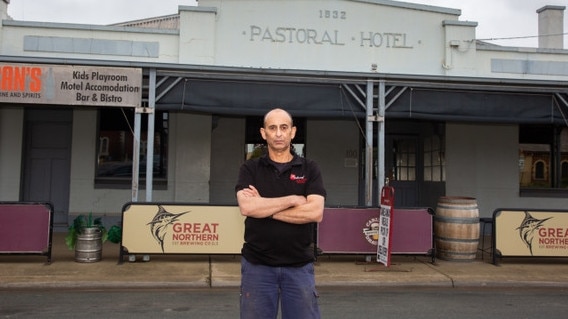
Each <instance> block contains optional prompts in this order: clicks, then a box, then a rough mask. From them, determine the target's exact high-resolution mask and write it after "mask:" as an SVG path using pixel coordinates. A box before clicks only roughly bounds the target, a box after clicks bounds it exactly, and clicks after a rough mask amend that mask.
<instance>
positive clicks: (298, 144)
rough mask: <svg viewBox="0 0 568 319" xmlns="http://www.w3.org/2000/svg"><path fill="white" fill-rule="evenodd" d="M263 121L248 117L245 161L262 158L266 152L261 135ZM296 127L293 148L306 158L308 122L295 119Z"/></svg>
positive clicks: (261, 118) (259, 118) (258, 118)
mask: <svg viewBox="0 0 568 319" xmlns="http://www.w3.org/2000/svg"><path fill="white" fill-rule="evenodd" d="M263 119H264V117H248V118H247V119H246V133H245V134H246V136H245V159H250V158H256V157H260V156H261V155H263V154H264V153H265V152H266V150H265V149H266V142H265V141H264V140H263V139H262V136H261V135H260V128H261V127H262V125H263ZM294 126H296V137H295V138H294V139H293V140H292V147H293V149H294V152H296V154H298V155H299V156H302V157H304V156H306V154H305V152H306V147H305V131H306V129H305V127H306V120H305V119H304V118H294Z"/></svg>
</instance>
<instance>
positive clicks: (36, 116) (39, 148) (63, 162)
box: [22, 109, 73, 231]
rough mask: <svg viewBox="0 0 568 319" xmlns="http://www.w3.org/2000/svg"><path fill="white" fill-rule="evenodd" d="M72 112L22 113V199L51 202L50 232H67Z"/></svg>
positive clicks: (46, 110) (30, 111)
mask: <svg viewBox="0 0 568 319" xmlns="http://www.w3.org/2000/svg"><path fill="white" fill-rule="evenodd" d="M72 123H73V111H72V110H59V109H42V110H37V109H30V110H26V112H25V126H24V136H25V137H24V138H25V140H24V156H23V158H24V165H23V184H22V187H23V190H22V197H23V198H22V200H23V201H32V202H51V203H52V204H53V207H54V217H53V226H54V231H64V230H66V229H67V216H68V211H69V184H70V170H71V169H70V167H71V135H72Z"/></svg>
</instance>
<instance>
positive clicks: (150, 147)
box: [146, 69, 156, 202]
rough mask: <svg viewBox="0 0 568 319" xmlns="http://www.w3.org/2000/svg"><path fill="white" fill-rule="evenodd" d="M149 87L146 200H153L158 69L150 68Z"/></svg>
mask: <svg viewBox="0 0 568 319" xmlns="http://www.w3.org/2000/svg"><path fill="white" fill-rule="evenodd" d="M148 77H149V79H148V80H149V88H148V108H150V112H149V113H148V134H147V138H146V202H151V201H152V191H153V188H152V185H153V182H154V181H153V177H154V134H155V128H154V123H155V118H156V114H155V113H156V112H154V111H155V109H156V69H150V74H149V75H148Z"/></svg>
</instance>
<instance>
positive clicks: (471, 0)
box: [8, 0, 568, 47]
mask: <svg viewBox="0 0 568 319" xmlns="http://www.w3.org/2000/svg"><path fill="white" fill-rule="evenodd" d="M265 1H268V0H265ZM304 1H310V0H304ZM404 2H412V3H419V4H424V5H432V6H439V7H447V8H452V9H460V10H461V12H462V15H461V16H460V19H459V20H460V21H474V22H477V23H478V27H477V30H476V33H477V39H480V40H487V39H493V40H489V41H488V42H491V43H494V44H498V45H503V46H523V47H537V46H538V39H537V38H536V35H537V34H538V15H537V13H536V10H538V9H540V8H542V7H543V6H545V5H560V6H568V0H406V1H404ZM179 5H186V6H193V5H197V1H195V0H154V1H150V0H11V1H10V4H9V6H8V14H9V15H10V16H11V17H12V18H14V19H15V20H23V21H42V22H64V23H82V24H101V25H105V24H112V23H118V22H125V21H131V20H137V19H144V18H150V17H156V16H162V15H169V14H176V13H177V12H178V6H179ZM564 15H565V16H566V15H567V14H566V13H565V14H564ZM567 20H568V19H567V18H566V17H565V19H564V30H565V32H566V31H568V24H567V23H566V22H567ZM495 39H499V40H495ZM564 43H565V44H566V43H568V38H567V37H566V36H565V38H564Z"/></svg>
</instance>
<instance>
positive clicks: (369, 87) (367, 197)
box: [365, 80, 374, 207]
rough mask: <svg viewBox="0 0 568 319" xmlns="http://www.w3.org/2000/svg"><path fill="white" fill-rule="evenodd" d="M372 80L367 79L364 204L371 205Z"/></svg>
mask: <svg viewBox="0 0 568 319" xmlns="http://www.w3.org/2000/svg"><path fill="white" fill-rule="evenodd" d="M373 86H374V84H373V81H372V80H367V100H366V110H367V117H366V120H365V123H366V133H365V134H366V136H365V144H366V145H365V205H366V206H367V207H371V206H372V205H373Z"/></svg>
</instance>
